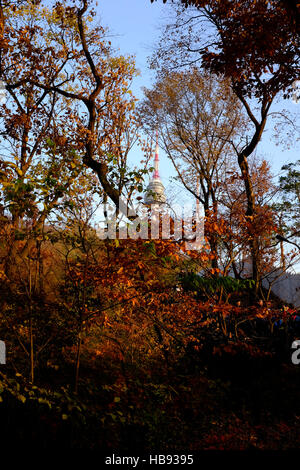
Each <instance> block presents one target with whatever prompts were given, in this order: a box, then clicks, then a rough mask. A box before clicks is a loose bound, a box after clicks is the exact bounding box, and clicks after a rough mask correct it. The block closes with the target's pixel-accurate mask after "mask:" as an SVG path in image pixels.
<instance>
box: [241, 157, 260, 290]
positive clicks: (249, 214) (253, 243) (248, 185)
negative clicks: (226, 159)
mask: <svg viewBox="0 0 300 470" xmlns="http://www.w3.org/2000/svg"><path fill="white" fill-rule="evenodd" d="M238 163H239V167H240V169H241V172H242V176H243V180H244V184H245V191H246V197H247V211H246V214H245V216H246V219H247V220H248V221H249V223H250V224H251V223H252V222H253V220H254V218H255V215H256V214H255V196H254V191H253V186H252V181H251V176H250V173H249V166H248V160H247V157H246V155H244V154H243V153H241V154H239V156H238ZM249 235H250V250H251V257H252V278H253V280H254V282H255V295H257V294H258V291H259V281H260V269H259V256H260V253H259V244H258V239H257V238H256V237H255V235H254V234H253V232H252V231H251V230H250V233H249Z"/></svg>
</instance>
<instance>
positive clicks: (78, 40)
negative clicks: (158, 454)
mask: <svg viewBox="0 0 300 470" xmlns="http://www.w3.org/2000/svg"><path fill="white" fill-rule="evenodd" d="M50 3H51V2H49V4H48V2H23V1H12V2H5V3H3V2H0V13H1V15H0V20H1V29H0V42H1V57H0V59H1V79H3V80H4V81H5V83H6V92H7V96H8V98H7V101H6V102H5V103H2V104H0V126H1V133H0V139H1V145H2V148H3V154H2V155H1V160H0V185H1V191H0V338H1V340H2V339H3V340H4V341H5V344H6V350H7V356H6V364H1V365H0V367H1V368H0V421H1V426H0V442H1V445H3V446H9V445H11V444H12V445H14V446H15V448H18V449H19V448H21V446H25V447H27V448H29V447H32V446H35V447H41V448H52V447H55V448H60V449H61V450H65V449H79V448H83V449H95V450H98V451H99V450H100V451H103V452H106V453H107V452H110V453H113V452H116V450H118V452H120V453H128V452H131V453H132V452H134V453H135V454H137V453H140V454H142V453H149V452H152V451H153V450H154V449H155V450H156V449H157V450H160V451H162V452H170V453H174V452H180V453H186V454H187V453H196V452H198V451H201V450H216V449H217V450H258V449H278V448H286V449H291V448H295V447H299V438H298V436H297V435H295V433H293V428H294V427H295V426H296V425H297V424H298V420H299V413H300V408H299V400H298V388H297V387H299V373H298V370H297V368H295V367H294V366H293V365H291V360H290V345H291V344H292V342H293V340H295V339H297V337H299V334H300V331H299V330H300V328H299V311H298V310H297V309H296V308H295V307H293V306H292V305H286V304H284V303H283V302H282V301H281V300H280V299H279V298H277V297H276V296H275V295H273V294H272V292H271V291H270V290H269V291H267V289H266V288H265V287H264V285H263V284H262V282H261V281H262V277H263V275H264V274H266V273H269V272H271V271H272V270H276V267H277V264H278V262H280V255H279V253H278V250H277V246H276V245H275V243H274V235H275V234H276V233H277V231H278V229H279V227H280V220H279V216H278V214H277V212H276V209H275V208H274V207H272V205H271V203H270V200H271V199H272V197H273V193H274V192H276V191H277V189H278V188H277V187H275V185H274V184H273V180H272V174H271V169H270V166H269V165H268V163H267V162H266V161H265V160H263V159H259V158H257V159H256V160H253V161H251V163H249V165H248V162H247V157H248V156H249V155H250V154H251V153H252V150H253V146H254V147H255V145H254V144H255V142H254V140H255V141H258V140H259V138H260V135H261V132H262V130H263V128H264V126H265V122H266V115H264V116H263V117H262V121H261V122H258V121H256V119H255V117H254V116H253V115H252V124H254V127H255V126H256V128H257V132H256V133H255V135H254V136H253V139H254V140H253V141H251V142H250V143H247V145H246V147H245V148H246V153H247V155H246V156H245V152H244V151H243V152H242V151H237V149H235V150H236V151H235V153H234V152H233V150H232V148H233V147H232V148H231V147H230V146H231V143H232V142H230V141H231V139H233V138H235V137H237V138H239V136H240V131H241V130H242V129H243V128H244V127H245V122H246V118H245V115H240V109H241V105H238V104H237V103H238V98H239V99H240V98H241V100H244V99H246V98H245V97H247V98H249V97H251V96H256V97H257V98H258V99H259V100H260V98H262V99H261V103H262V106H263V111H264V112H266V114H267V111H268V106H269V105H270V104H271V101H272V100H273V97H274V96H273V95H274V94H275V91H278V89H279V88H280V87H281V86H283V85H282V83H283V82H284V85H286V86H287V87H288V86H289V84H290V82H291V80H292V79H293V77H294V75H290V78H287V76H288V73H290V72H291V70H292V71H293V73H294V65H295V64H294V62H293V61H294V56H295V51H294V46H295V44H294V43H293V44H291V43H290V42H289V40H290V34H292V33H289V32H288V30H287V28H285V27H282V25H283V26H286V23H285V22H286V11H285V9H284V6H280V5H281V3H280V2H263V1H257V2H237V1H229V0H228V1H225V2H217V1H212V2H205V1H199V2H197V1H196V0H195V1H192V0H191V1H190V2H189V1H186V2H182V3H185V4H186V5H187V4H193V5H194V6H196V7H199V8H206V9H207V12H208V13H207V14H211V16H212V18H213V20H214V21H215V22H217V21H219V26H220V41H221V40H222V38H223V39H224V43H226V44H229V46H230V47H229V46H228V48H227V47H226V48H224V50H222V51H221V52H220V51H219V52H218V53H216V52H215V53H212V52H211V51H208V50H206V51H204V52H203V54H202V59H203V61H204V64H205V67H206V69H207V70H209V72H208V71H207V70H206V72H205V73H203V74H202V71H201V70H200V69H199V68H196V67H194V68H193V69H192V73H190V72H184V73H181V72H178V73H177V72H176V73H173V74H166V75H164V76H161V77H160V81H158V82H157V85H156V89H154V90H152V91H149V90H148V92H147V98H148V102H147V101H146V102H144V104H143V106H141V107H140V109H139V113H136V111H135V103H136V99H135V98H134V97H133V95H132V93H131V90H130V82H131V80H132V79H133V77H134V76H135V74H136V68H135V64H134V60H133V58H132V57H122V56H117V55H116V54H115V53H114V50H113V47H112V45H111V43H110V41H109V39H108V37H107V32H106V30H105V29H104V28H103V27H102V26H100V25H98V24H97V22H96V21H95V16H96V10H94V9H93V8H92V2H88V1H85V0H82V1H78V2H76V1H75V2H73V1H72V2H71V1H70V2H54V3H53V4H51V5H50ZM179 3H180V2H179ZM252 3H253V5H252ZM283 3H284V2H283ZM250 10H251V12H253V13H254V15H253V16H251V15H250V14H249V12H250ZM266 11H267V12H268V16H267V15H266ZM276 15H277V16H276ZM259 17H261V18H263V20H264V21H263V23H262V28H264V27H268V28H270V27H274V28H275V29H274V31H276V32H277V33H278V34H279V33H280V39H282V41H283V43H284V46H286V47H283V48H281V49H280V48H278V47H277V46H276V47H275V43H274V41H275V39H274V36H272V40H270V41H269V42H268V48H267V49H266V50H265V49H264V52H263V53H262V54H260V53H261V50H260V49H253V41H254V39H253V38H252V41H248V39H247V37H248V36H247V35H246V29H247V28H248V33H247V34H249V31H250V33H252V32H253V27H254V26H255V25H257V24H258V21H257V20H258V18H259ZM278 19H279V20H280V21H278ZM275 20H276V21H275ZM293 25H294V23H293ZM243 31H244V32H245V34H242V32H243ZM293 31H294V30H292V32H293ZM222 35H223V36H222ZM257 35H258V38H261V35H262V30H261V28H260V27H259V28H258V30H257ZM237 37H238V40H237ZM268 37H269V35H268ZM228 41H229V42H228ZM220 44H221V42H220V43H219V44H217V46H218V47H220ZM276 44H277V43H276ZM237 45H238V47H237ZM245 48H246V49H245ZM245 51H246V53H245ZM242 53H243V54H244V53H245V58H244V59H245V60H241V55H242ZM287 56H288V58H289V61H290V62H289V64H290V67H287V68H284V67H282V68H279V69H278V70H277V69H276V67H275V64H276V63H278V61H279V60H280V61H285V60H286V58H287ZM228 57H231V58H232V60H231V61H230V60H228ZM272 58H274V60H273V59H272ZM291 62H292V63H291ZM272 67H273V69H272ZM267 68H268V70H267ZM275 69H276V70H275ZM211 72H213V73H211ZM216 72H217V73H219V74H220V73H221V72H222V74H223V75H224V76H223V77H222V79H220V77H219V76H217V74H216ZM259 72H262V73H273V74H274V76H273V80H271V81H269V82H266V83H264V85H261V86H259V85H258V84H257V82H255V83H254V82H253V81H252V79H253V77H254V76H255V74H257V73H259ZM229 76H231V77H233V78H234V80H236V82H235V92H236V93H237V95H236V96H234V95H233V92H232V90H231V91H230V89H229V86H230V85H229V83H230V82H229V79H228V77H229ZM195 77H197V80H195ZM226 77H227V78H226ZM183 81H184V82H185V83H184V84H183V83H182V82H183ZM206 81H207V83H206ZM187 82H188V85H189V89H188V92H187V94H186V95H185V97H184V98H185V99H186V100H187V102H188V100H190V99H191V97H192V99H193V100H194V102H193V104H194V106H190V107H189V110H197V111H198V113H196V114H197V115H196V118H195V116H193V118H195V119H194V121H197V123H198V124H199V122H200V121H201V124H202V127H201V126H200V125H199V126H198V127H197V126H196V125H195V126H194V128H193V129H192V126H191V121H190V120H189V119H190V116H187V114H186V108H187V106H186V102H184V100H183V105H182V108H181V109H180V107H179V104H182V103H179V101H178V96H177V95H179V94H180V93H182V94H183V93H184V87H183V85H186V83H187ZM271 85H272V86H271ZM272 87H273V88H272ZM216 90H217V92H218V93H217V94H218V101H215V102H214V104H212V100H211V97H212V94H213V91H216ZM272 90H275V91H274V93H273V91H272ZM175 92H176V93H175ZM223 92H224V93H223ZM201 100H202V101H201ZM197 108H198V109H197ZM204 108H205V109H206V113H204V111H203V109H204ZM163 111H164V112H166V114H165V115H163ZM143 113H144V114H143ZM147 113H148V117H149V115H150V116H152V118H153V122H150V121H148V122H150V129H151V130H152V131H153V130H154V128H155V127H159V125H160V126H161V127H160V132H161V135H160V137H161V138H163V136H164V134H167V133H169V135H171V137H172V138H171V137H170V139H169V141H168V144H169V151H170V154H171V155H172V157H173V161H174V163H175V164H178V165H179V166H178V169H179V171H178V174H179V176H180V177H181V180H182V181H183V182H184V186H185V187H186V188H187V189H188V190H189V191H190V193H191V194H193V195H194V196H195V195H196V197H197V198H198V200H200V202H203V205H204V218H203V227H204V234H203V239H202V240H201V242H202V243H201V246H200V247H198V249H197V250H196V249H193V250H192V249H189V247H188V245H187V244H186V240H185V238H184V234H183V233H181V231H180V233H179V235H178V233H177V236H175V234H174V232H175V230H174V226H175V216H174V214H171V211H170V212H167V213H168V222H170V227H171V234H170V237H169V238H168V239H163V238H162V236H161V235H162V224H160V225H159V229H160V230H159V235H160V237H158V238H157V239H151V238H150V237H148V238H147V239H143V238H142V237H139V236H138V235H139V234H138V233H137V234H136V235H137V237H136V239H133V238H134V237H131V238H130V237H128V238H127V239H122V238H121V237H120V236H116V237H115V239H109V238H106V239H105V238H104V237H101V236H100V230H99V226H97V224H96V223H95V220H96V221H97V218H98V219H99V218H100V217H102V214H101V216H100V215H99V212H98V211H99V210H100V209H99V207H100V204H101V203H102V207H104V212H103V220H102V223H103V224H105V225H107V224H109V222H110V221H111V219H110V218H112V217H113V215H114V214H113V215H112V214H111V212H110V211H109V209H108V206H109V203H115V211H116V213H115V215H117V220H118V224H119V227H120V226H122V227H123V229H124V227H127V228H128V227H130V226H131V224H133V223H134V218H135V215H136V214H135V215H130V216H129V217H128V218H127V219H125V221H124V220H123V219H122V217H123V215H124V212H126V210H125V209H128V208H131V209H132V208H135V210H134V211H133V212H135V211H137V212H138V210H139V207H140V206H141V205H142V204H141V203H140V201H141V199H142V196H141V194H142V193H143V191H144V189H145V181H144V178H145V177H146V176H147V175H148V173H149V172H150V173H151V172H152V170H151V167H150V164H149V157H150V156H151V151H152V144H151V142H150V143H149V142H148V141H147V139H144V137H143V134H142V125H143V126H144V130H145V129H146V126H145V122H143V119H142V117H143V116H144V117H145V116H147ZM216 116H218V119H219V120H218V121H217V125H216V123H215V117H216ZM246 116H248V117H247V119H248V118H250V121H251V111H250V109H248V115H247V114H246ZM169 118H170V119H173V122H172V126H173V127H172V126H171V127H168V125H169V124H170V121H168V119H169ZM208 118H210V120H209V119H208ZM164 119H165V121H164ZM174 123H175V124H176V126H175V125H173V124H174ZM208 124H209V126H208ZM207 126H208V127H209V128H207ZM234 126H236V127H234ZM221 128H222V129H221ZM174 129H175V130H176V132H175V131H174ZM195 129H196V132H195V134H196V138H195V139H194V140H193V139H192V137H193V135H195V134H193V133H192V130H193V131H195ZM148 130H149V129H148ZM200 130H201V132H200ZM220 130H222V133H221V132H220ZM199 134H201V135H200V136H199ZM212 134H213V138H212ZM172 139H173V140H172ZM216 139H217V144H218V145H217V146H215V144H216ZM224 141H226V143H225V144H224ZM135 144H137V145H138V148H139V149H140V152H141V153H142V154H143V160H142V162H141V164H139V165H137V166H136V167H133V166H132V165H131V164H130V163H129V157H128V156H129V152H130V150H131V149H132V147H133V146H134V145H135ZM187 149H188V150H189V151H190V154H188V153H187V152H186V150H187ZM191 155H192V156H191ZM233 156H234V157H236V156H237V157H238V159H237V161H235V160H233ZM183 162H184V164H185V165H186V167H185V168H184V170H183V171H181V169H182V168H181V166H180V165H181V164H182V163H183ZM199 165H200V166H201V165H202V166H201V167H200V171H199ZM149 168H150V169H149ZM289 169H290V170H291V168H290V167H289ZM196 170H197V171H198V173H199V175H200V176H201V178H202V179H201V180H200V183H201V185H202V193H201V195H200V196H199V194H200V193H199V191H198V190H197V187H196V179H197V176H199V175H196V174H195V171H196ZM241 170H242V171H241ZM293 175H294V173H293ZM283 183H288V181H286V180H283V181H282V184H283ZM245 184H246V186H245ZM247 184H248V186H247ZM295 187H297V186H295ZM284 188H285V190H286V191H288V190H290V189H289V187H288V186H286V184H285V186H284ZM292 189H293V190H294V186H293V188H292ZM197 191H198V192H197ZM289 194H290V193H289ZM120 197H122V201H123V205H122V204H119V201H120ZM201 198H202V199H201ZM137 202H139V204H137ZM251 211H252V212H251ZM149 214H150V212H149V211H148V217H149V216H150V215H149ZM192 219H193V221H194V222H195V220H196V216H195V214H193V215H192ZM150 222H151V221H150V219H148V220H147V221H146V223H149V225H147V230H148V235H149V233H150ZM122 224H123V225H122ZM180 224H181V225H182V220H181V219H180ZM281 228H282V227H281ZM101 233H102V232H101ZM102 234H103V233H102ZM253 253H254V254H255V256H256V258H255V261H256V264H255V267H256V272H255V273H254V272H253V270H252V271H251V269H249V270H248V271H247V261H248V267H249V264H250V265H251V261H252V260H251V256H252V257H253ZM293 256H296V255H295V252H292V253H291V254H290V258H291V259H292V258H293ZM283 258H284V256H283ZM249 260H250V263H249ZM284 260H285V261H287V260H288V255H286V257H285V258H284ZM250 268H251V266H250ZM252 268H253V264H252ZM254 274H255V275H254Z"/></svg>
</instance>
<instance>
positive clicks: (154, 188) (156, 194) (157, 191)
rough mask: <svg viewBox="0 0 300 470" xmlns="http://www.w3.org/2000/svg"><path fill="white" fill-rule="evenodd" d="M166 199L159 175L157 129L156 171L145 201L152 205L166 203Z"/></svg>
mask: <svg viewBox="0 0 300 470" xmlns="http://www.w3.org/2000/svg"><path fill="white" fill-rule="evenodd" d="M166 200H167V198H166V195H165V188H164V185H163V184H162V182H161V180H160V177H159V158H158V132H157V131H156V147H155V158H154V173H153V176H152V179H151V180H150V183H149V184H148V187H147V189H146V194H145V198H144V202H145V204H146V205H147V206H148V205H149V206H150V205H151V204H158V205H161V204H165V202H166Z"/></svg>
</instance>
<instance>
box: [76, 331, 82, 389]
mask: <svg viewBox="0 0 300 470" xmlns="http://www.w3.org/2000/svg"><path fill="white" fill-rule="evenodd" d="M81 345H82V322H80V330H79V334H78V342H77V351H76V363H75V386H74V391H75V393H77V392H78V381H79V366H80V354H81Z"/></svg>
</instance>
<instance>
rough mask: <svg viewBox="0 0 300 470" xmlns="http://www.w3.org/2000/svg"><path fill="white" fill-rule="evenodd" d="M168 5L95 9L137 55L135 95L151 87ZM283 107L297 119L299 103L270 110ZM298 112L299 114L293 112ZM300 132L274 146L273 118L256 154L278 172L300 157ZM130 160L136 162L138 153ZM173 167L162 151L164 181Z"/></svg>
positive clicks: (125, 49) (125, 1) (115, 1)
mask: <svg viewBox="0 0 300 470" xmlns="http://www.w3.org/2000/svg"><path fill="white" fill-rule="evenodd" d="M169 8H170V7H167V6H166V5H165V4H163V2H162V0H158V1H156V2H154V3H151V2H150V0H99V4H98V7H97V12H98V13H99V17H100V19H101V22H102V24H103V25H104V26H108V27H109V29H110V30H111V33H112V37H111V41H112V44H113V45H114V47H116V48H117V49H119V50H120V53H121V54H133V55H135V56H136V65H137V68H138V69H139V70H140V73H141V75H140V76H139V77H138V78H136V79H135V81H134V83H133V86H132V91H133V92H134V94H135V96H136V97H137V98H142V96H143V94H142V87H143V86H146V87H149V86H151V80H153V74H152V73H151V71H150V70H149V69H148V64H147V58H148V57H149V56H150V55H151V54H152V51H153V48H154V46H155V43H156V42H157V40H158V38H159V36H160V34H161V31H160V29H159V28H160V27H161V26H163V25H164V24H165V23H166V22H167V20H168V16H170V11H169ZM283 108H285V109H287V111H288V115H289V116H290V117H291V120H293V121H295V120H297V119H298V125H300V122H299V111H300V104H298V105H297V104H295V103H294V102H292V100H289V101H288V100H284V101H281V102H279V103H277V104H275V105H274V107H273V111H279V112H280V111H282V109H283ZM271 110H272V109H271ZM294 112H297V114H298V117H295V116H294V115H293V113H294ZM297 137H298V138H299V135H298V136H296V135H293V138H292V139H290V148H289V149H285V148H284V147H283V146H277V145H276V144H275V140H274V138H273V135H272V121H271V120H270V119H269V122H268V123H267V130H266V132H265V133H264V135H263V138H262V141H261V143H260V144H259V146H258V155H260V156H262V157H264V158H266V159H267V160H268V161H270V163H271V165H272V168H273V172H274V173H275V174H278V173H279V171H280V168H281V166H282V165H283V164H285V163H287V162H291V161H296V160H297V159H299V158H300V145H299V142H298V143H297V142H296V139H297ZM133 159H134V160H135V161H136V162H138V160H139V155H134V156H133ZM174 174H175V173H174V170H173V168H172V165H171V163H170V162H169V161H167V159H166V157H165V156H164V155H163V153H162V152H161V175H162V179H163V182H164V184H165V185H166V184H167V181H168V177H169V176H170V175H174Z"/></svg>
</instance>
